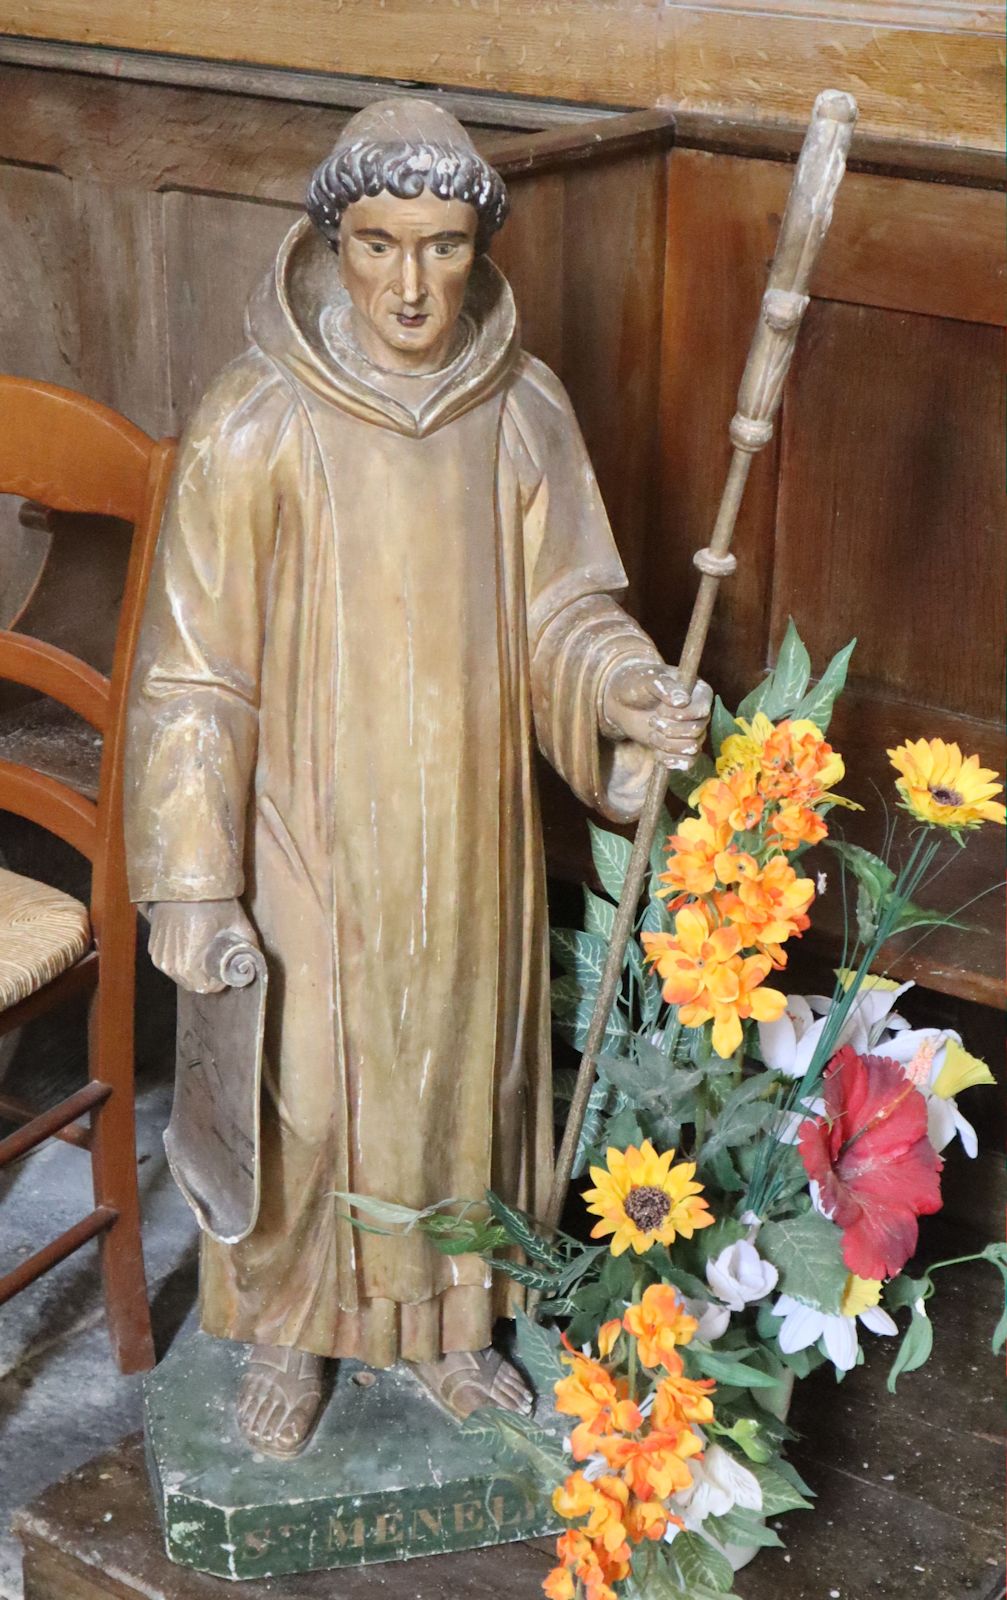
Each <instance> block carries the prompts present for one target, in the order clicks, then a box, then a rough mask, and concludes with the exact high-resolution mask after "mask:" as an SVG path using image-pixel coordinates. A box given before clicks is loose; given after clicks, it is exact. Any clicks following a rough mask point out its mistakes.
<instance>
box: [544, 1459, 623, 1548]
mask: <svg viewBox="0 0 1007 1600" xmlns="http://www.w3.org/2000/svg"><path fill="white" fill-rule="evenodd" d="M628 1502H629V1489H628V1487H627V1485H626V1484H625V1483H624V1482H623V1480H622V1479H621V1478H616V1477H612V1476H606V1477H602V1478H597V1479H595V1481H594V1482H593V1483H590V1482H589V1481H588V1480H587V1478H585V1476H584V1474H583V1473H582V1472H572V1473H571V1474H570V1476H569V1477H568V1478H567V1480H566V1482H565V1483H563V1484H561V1485H560V1487H559V1488H558V1489H556V1490H554V1491H553V1497H552V1503H553V1507H554V1509H555V1510H556V1511H557V1512H558V1513H559V1515H560V1516H561V1517H566V1518H567V1519H570V1520H572V1519H573V1518H574V1517H587V1522H586V1524H585V1526H584V1528H583V1529H582V1530H581V1531H582V1532H583V1533H584V1534H585V1536H586V1537H587V1538H588V1539H590V1540H591V1542H592V1544H595V1545H598V1544H600V1545H601V1546H602V1548H603V1549H604V1550H605V1552H606V1554H607V1555H609V1556H610V1557H613V1558H614V1559H616V1560H620V1559H621V1558H622V1555H623V1549H624V1546H625V1545H626V1528H625V1524H624V1517H625V1512H626V1506H627V1504H628Z"/></svg>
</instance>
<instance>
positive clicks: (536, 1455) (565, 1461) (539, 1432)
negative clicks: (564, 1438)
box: [458, 1406, 570, 1486]
mask: <svg viewBox="0 0 1007 1600" xmlns="http://www.w3.org/2000/svg"><path fill="white" fill-rule="evenodd" d="M458 1426H459V1427H460V1428H461V1430H462V1432H463V1433H464V1434H466V1435H467V1436H468V1437H469V1438H471V1439H476V1440H478V1441H479V1443H480V1444H482V1445H483V1446H484V1448H485V1449H486V1450H487V1453H488V1454H490V1455H492V1454H495V1453H497V1452H499V1451H500V1450H501V1449H502V1450H503V1451H504V1453H505V1454H506V1455H508V1456H509V1457H510V1458H511V1460H512V1461H514V1462H515V1463H517V1464H519V1465H521V1466H526V1467H530V1468H531V1470H532V1472H533V1473H534V1475H535V1477H536V1478H537V1479H538V1480H539V1481H540V1482H542V1483H544V1484H548V1485H549V1486H554V1485H556V1484H559V1483H560V1482H562V1480H563V1478H564V1477H565V1476H566V1474H567V1473H568V1472H569V1470H570V1460H569V1457H568V1456H567V1455H566V1454H565V1453H564V1451H563V1447H562V1444H561V1442H560V1440H559V1439H557V1438H556V1437H555V1435H554V1434H551V1433H547V1432H546V1430H545V1429H544V1428H542V1427H540V1426H539V1424H538V1423H537V1422H534V1421H532V1419H531V1417H522V1416H519V1415H518V1413H517V1412H515V1411H504V1410H502V1409H500V1408H499V1407H497V1406H480V1407H479V1409H478V1411H473V1413H472V1415H471V1416H470V1417H466V1418H465V1420H464V1421H463V1422H460V1423H459V1424H458Z"/></svg>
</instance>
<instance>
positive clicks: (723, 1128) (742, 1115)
mask: <svg viewBox="0 0 1007 1600" xmlns="http://www.w3.org/2000/svg"><path fill="white" fill-rule="evenodd" d="M773 1081H774V1080H773V1079H772V1077H770V1076H769V1075H768V1074H767V1073H764V1072H760V1073H756V1074H755V1075H754V1076H753V1077H751V1078H747V1079H746V1080H745V1081H744V1083H739V1084H738V1086H737V1088H736V1089H732V1090H731V1093H730V1094H729V1095H728V1097H727V1099H726V1100H725V1101H724V1105H723V1108H722V1109H721V1111H720V1113H719V1115H718V1116H717V1118H716V1120H715V1121H714V1123H713V1125H712V1127H711V1129H710V1132H709V1134H708V1135H707V1138H706V1139H705V1141H704V1143H703V1144H702V1146H701V1147H700V1151H699V1159H700V1161H708V1160H709V1159H710V1158H711V1157H712V1156H714V1155H715V1154H716V1152H717V1151H718V1150H724V1149H727V1148H729V1147H730V1146H733V1145H739V1144H748V1143H749V1142H750V1140H752V1139H753V1138H754V1137H755V1135H756V1134H757V1133H761V1131H762V1129H763V1128H764V1127H765V1126H766V1123H767V1122H768V1121H769V1119H770V1118H771V1117H772V1116H774V1115H775V1113H776V1103H775V1100H774V1099H772V1098H771V1097H770V1098H768V1099H763V1098H762V1096H763V1095H765V1094H766V1093H767V1091H768V1090H770V1089H771V1088H772V1087H773Z"/></svg>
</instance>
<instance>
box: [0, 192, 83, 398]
mask: <svg viewBox="0 0 1007 1600" xmlns="http://www.w3.org/2000/svg"><path fill="white" fill-rule="evenodd" d="M75 210H76V199H75V196H74V189H73V184H72V183H71V182H70V181H69V179H67V178H65V177H63V176H62V175H61V174H60V173H56V172H39V171H36V170H33V169H32V168H30V167H5V168H4V169H3V174H2V182H0V277H2V281H3V291H2V293H0V352H2V357H3V367H4V370H5V371H7V372H12V373H14V374H15V376H17V377H39V378H45V379H46V380H47V381H48V382H50V383H62V384H66V385H67V386H68V387H69V388H73V387H74V384H75V379H76V374H77V373H78V372H79V371H80V364H81V355H80V345H81V326H80V315H79V309H80V308H79V295H78V290H77V270H76V266H77V264H76V256H75V250H74V246H73V242H72V241H73V239H74V213H75Z"/></svg>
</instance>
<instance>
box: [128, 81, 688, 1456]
mask: <svg viewBox="0 0 1007 1600" xmlns="http://www.w3.org/2000/svg"><path fill="white" fill-rule="evenodd" d="M506 209H507V201H506V194H505V190H504V186H503V183H502V182H501V180H500V178H499V176H498V175H497V174H496V173H495V172H494V171H493V170H492V169H491V168H489V167H488V166H487V165H486V163H485V162H484V161H483V160H482V159H481V157H480V156H479V155H478V154H477V152H476V150H475V148H474V147H473V145H472V143H471V141H470V140H469V138H468V136H467V135H466V133H465V132H464V130H463V129H462V127H461V126H460V125H459V124H458V123H457V122H456V121H455V120H454V118H453V117H451V116H449V115H448V114H447V113H446V112H444V111H443V110H441V109H440V108H439V107H437V106H435V105H433V104H430V103H428V102H425V101H422V100H415V99H396V100H386V101H383V102H380V103H378V104H375V105H372V106H371V107H370V108H369V109H368V110H366V111H364V112H362V113H361V114H360V115H358V116H356V117H354V118H353V119H352V120H351V121H350V122H349V123H348V124H347V125H346V127H345V130H344V132H343V134H342V137H341V138H340V140H339V142H338V144H337V145H336V147H335V149H334V150H333V152H332V154H331V155H330V156H329V158H328V159H327V160H326V161H325V162H323V164H322V165H321V166H320V167H319V169H318V170H317V172H316V173H315V175H314V177H313V179H312V181H311V185H310V188H309V191H308V201H307V210H308V216H307V217H306V218H304V219H303V220H302V221H300V222H299V223H298V224H297V225H296V226H295V227H294V228H293V229H292V230H291V232H290V233H289V235H288V236H287V238H286V240H285V241H284V243H283V245H282V247H281V249H280V252H279V255H278V257H277V261H276V265H275V270H274V271H273V272H272V273H271V275H270V277H269V279H268V281H267V282H265V283H264V284H263V285H262V287H261V289H260V290H259V291H258V292H257V293H256V294H255V295H254V297H253V299H252V301H251V305H250V308H249V314H248V335H249V346H248V349H247V351H246V352H245V354H244V355H242V356H241V357H239V359H238V360H236V361H234V362H233V363H232V364H231V365H230V366H229V367H227V368H226V369H225V370H224V371H223V372H222V373H221V374H220V375H219V377H218V378H217V379H216V381H215V382H214V383H213V384H212V386H211V388H210V390H209V392H208V393H207V395H206V396H205V398H204V400H203V401H202V403H201V405H200V406H199V409H198V410H197V412H196V414H195V416H194V417H193V419H192V421H191V422H190V424H189V427H188V430H187V432H186V436H185V439H184V441H183V444H182V448H181V452H180V457H179V461H178V467H177V473H176V477H175V481H174V488H173V491H172V494H171V497H170V504H169V509H168V513H167V516H166V520H165V524H164V528H163V531H162V534H161V539H160V543H159V546H158V552H157V558H156V564H155V571H154V575H153V579H152V584H151V590H150V597H149V601H148V605H147V612H146V617H145V621H144V627H143V636H142V641H141V645H140V649H139V655H138V661H137V667H136V672H135V677H134V682H133V686H132V706H131V716H132V724H131V728H132V732H131V741H130V750H129V770H128V775H127V836H128V849H129V856H130V872H131V890H132V895H133V897H134V899H135V900H137V901H140V902H147V903H148V905H149V908H150V910H149V915H150V925H151V934H150V950H151V955H152V958H153V960H154V962H155V963H156V964H157V965H158V966H159V967H160V968H161V969H162V970H163V971H164V972H166V973H168V974H169V975H170V976H171V977H172V978H174V979H175V980H176V982H178V983H179V984H181V985H183V986H184V987H186V988H188V989H190V990H196V991H207V990H209V989H211V988H212V987H213V985H214V978H213V975H212V973H211V971H210V968H209V964H208V951H209V948H210V946H211V944H212V943H213V941H214V939H215V937H216V936H217V935H219V934H220V933H221V932H222V931H224V930H232V931H233V932H234V933H235V934H236V935H238V936H247V937H249V938H251V939H253V940H256V941H257V942H258V943H259V945H260V947H261V949H262V950H263V952H264V953H265V957H266V961H267V964H268V970H269V977H270V988H269V997H270V998H269V1006H268V1015H267V1021H266V1044H265V1070H264V1083H265V1090H264V1106H263V1131H262V1146H261V1153H260V1158H259V1159H260V1162H261V1173H262V1200H261V1207H260V1211H259V1216H258V1220H257V1223H256V1225H255V1227H254V1229H253V1230H252V1232H251V1233H250V1234H249V1235H248V1236H247V1237H246V1238H245V1239H244V1240H243V1241H242V1242H240V1243H237V1244H231V1245H225V1244H222V1243H220V1242H218V1241H216V1240H215V1239H213V1238H210V1237H205V1236H204V1240H203V1251H202V1264H201V1317H202V1325H203V1327H204V1329H206V1330H207V1331H208V1332H210V1333H211V1334H216V1335H218V1336H220V1337H222V1338H226V1339H234V1340H241V1341H245V1342H247V1343H249V1344H251V1345H252V1346H253V1349H252V1351H251V1354H250V1357H249V1363H248V1366H247V1368H246V1372H245V1376H244V1378H243V1380H242V1387H241V1392H240V1394H239V1397H238V1418H239V1424H240V1426H241V1428H242V1429H243V1431H244V1433H245V1435H246V1437H247V1438H248V1440H249V1441H250V1442H251V1443H252V1444H253V1445H254V1447H255V1448H257V1449H259V1450H262V1451H266V1452H271V1453H272V1454H275V1455H281V1456H289V1455H292V1454H294V1453H296V1452H297V1451H298V1450H299V1449H300V1448H301V1447H302V1446H303V1445H304V1443H305V1441H306V1440H307V1438H308V1436H309V1435H310V1432H311V1429H312V1427H313V1425H314V1422H315V1420H316V1417H317V1414H318V1411H319V1408H320V1405H321V1395H322V1382H321V1369H322V1361H323V1359H324V1358H326V1357H340V1356H352V1357H356V1358H358V1359H360V1360H361V1361H363V1362H366V1363H368V1364H369V1365H371V1366H373V1367H386V1366H388V1365H390V1364H391V1363H393V1362H395V1361H397V1360H399V1359H404V1360H406V1361H410V1362H415V1363H418V1364H419V1367H420V1371H421V1373H422V1374H423V1375H424V1378H425V1381H427V1382H428V1384H430V1385H431V1386H432V1387H433V1388H434V1389H435V1391H436V1392H437V1393H438V1395H439V1396H440V1398H442V1399H443V1400H444V1401H445V1402H446V1403H448V1404H449V1405H450V1406H451V1407H452V1408H453V1409H454V1410H455V1411H456V1413H459V1414H466V1413H468V1412H470V1411H471V1410H473V1409H474V1408H475V1407H476V1406H478V1405H481V1404H486V1403H488V1402H492V1403H494V1404H502V1405H505V1406H511V1407H513V1408H515V1409H521V1408H523V1407H525V1406H526V1405H527V1404H528V1403H529V1402H528V1395H527V1391H526V1389H525V1386H524V1384H523V1382H522V1381H521V1379H520V1378H519V1376H518V1374H517V1373H516V1372H515V1371H514V1370H513V1369H512V1368H510V1367H509V1366H508V1365H507V1364H506V1363H505V1362H503V1361H502V1360H501V1357H500V1356H499V1355H497V1354H495V1353H494V1351H493V1349H492V1345H491V1340H492V1332H493V1324H494V1319H495V1317H497V1316H499V1315H501V1314H505V1313H506V1312H507V1311H508V1309H513V1301H512V1299H509V1297H508V1293H507V1286H506V1285H501V1284H499V1283H496V1284H495V1283H494V1282H493V1280H492V1277H491V1274H490V1271H489V1270H488V1269H487V1266H486V1264H485V1263H484V1262H483V1261H482V1260H481V1259H480V1258H479V1257H477V1256H463V1257H457V1256H456V1257H449V1256H445V1255H442V1254H439V1253H438V1252H437V1251H436V1250H434V1249H433V1248H432V1247H431V1245H430V1244H429V1242H427V1241H425V1240H424V1239H423V1238H422V1237H420V1236H419V1235H418V1234H416V1233H412V1234H409V1235H406V1236H399V1237H385V1236H378V1235H376V1234H373V1233H367V1232H360V1231H357V1230H355V1229H354V1228H353V1226H352V1225H351V1224H350V1223H349V1222H348V1221H347V1220H346V1215H345V1213H346V1206H345V1203H343V1202H341V1201H340V1200H338V1199H337V1198H336V1196H337V1195H338V1194H345V1193H346V1192H356V1193H360V1194H365V1195H368V1196H371V1197H376V1198H379V1199H383V1200H389V1201H395V1202H399V1203H402V1204H404V1205H407V1206H413V1207H425V1206H429V1205H433V1204H435V1203H437V1202H439V1201H443V1200H445V1199H447V1198H455V1199H479V1198H481V1197H482V1195H483V1194H484V1192H485V1191H486V1189H487V1188H489V1187H492V1188H493V1189H495V1190H496V1191H498V1192H499V1193H500V1194H501V1195H502V1196H503V1197H504V1198H505V1199H506V1200H507V1201H509V1202H510V1203H512V1204H514V1205H517V1206H520V1207H522V1208H524V1209H526V1210H528V1211H530V1212H532V1213H535V1212H541V1211H542V1210H544V1206H545V1198H546V1195H547V1193H548V1187H549V1180H550V1176H551V1166H552V1160H553V1142H552V1141H553V1116H552V1100H551V1090H550V1065H549V1003H548V945H547V921H546V899H545V877H544V865H543V852H542V840H541V831H540V825H539V814H538V806H537V801H536V794H535V786H534V781H533V763H532V753H533V744H534V742H535V740H537V741H538V744H539V746H540V747H541V749H542V750H543V751H544V752H545V754H546V756H547V757H548V759H549V760H550V761H551V762H552V764H553V766H554V767H556V769H557V770H558V771H559V772H560V773H561V774H562V776H563V777H564V778H565V779H566V781H567V782H568V783H569V784H570V786H571V787H572V788H573V790H574V791H575V792H576V794H577V795H578V796H579V797H580V798H581V800H583V801H584V802H585V803H586V804H587V805H588V806H590V807H591V808H592V809H594V810H595V811H598V812H601V813H602V814H603V815H604V816H606V817H609V818H612V819H615V820H619V821H626V820H628V819H631V818H633V817H634V816H635V815H636V814H637V812H638V810H639V808H640V806H641V804H642V801H643V797H644V791H645V788H646V784H647V780H648V777H649V774H650V770H651V766H652V763H653V761H654V759H655V758H656V759H659V760H662V761H664V762H665V763H667V764H668V765H671V766H682V767H687V766H688V765H689V764H690V762H691V759H692V757H693V756H694V755H695V753H696V751H697V749H698V747H699V744H700V741H701V739H702V736H703V733H704V729H705V723H706V720H707V717H708V714H709V701H710V697H709V691H708V690H707V689H706V688H705V686H703V685H700V687H699V688H698V689H697V691H696V693H695V694H694V696H693V697H692V699H691V701H690V699H689V697H688V696H687V695H686V694H685V692H684V691H683V690H682V689H681V688H680V687H679V686H678V684H677V682H676V678H675V674H674V672H673V670H671V669H669V668H667V667H665V666H664V664H663V663H662V661H661V658H660V656H659V655H658V653H657V651H656V650H655V648H654V646H653V645H652V643H651V642H650V640H649V639H648V638H647V636H646V635H645V634H644V633H643V632H642V631H641V629H640V628H639V627H638V626H637V625H636V623H635V622H633V621H632V619H631V618H630V617H628V616H627V615H626V613H625V612H624V611H622V610H621V609H620V607H619V606H618V605H617V604H616V602H615V601H614V600H613V599H612V598H611V595H612V593H613V592H614V591H618V590H620V589H621V588H623V587H624V584H625V575H624V573H623V569H622V566H621V564H620V561H619V557H618V555H617V553H616V548H615V545H614V543H613V539H612V534H611V531H610V529H609V524H608V520H607V518H606V515H605V510H604V507H603V505H602V502H601V498H600V496H599V493H598V488H597V485H596V483H595V479H594V475H593V473H592V470H591V465H590V462H589V461H588V458H587V455H586V452H585V449H584V444H583V441H582V439H581V435H580V431H579V429H578V426H577V423H576V421H575V419H574V415H573V412H572V410H571V407H570V403H569V401H568V399H567V396H566V394H565V393H564V391H563V389H562V387H561V385H560V384H559V382H558V381H557V379H556V378H555V377H554V376H553V374H552V373H551V372H550V371H549V370H548V369H547V368H546V367H544V366H543V365H542V363H541V362H539V361H536V360H533V359H532V358H531V357H530V356H528V355H526V354H524V353H523V352H522V351H521V348H520V343H519V336H518V324H517V317H516V314H515V309H514V302H513V299H512V296H511V292H510V289H509V287H508V285H507V283H506V281H505V280H504V278H503V277H502V276H501V274H500V272H499V271H498V270H497V268H496V267H495V266H494V265H493V263H492V262H491V261H490V260H489V258H488V256H487V254H486V250H487V246H488V245H489V243H490V240H491V237H492V235H493V233H494V231H495V230H496V229H497V228H499V226H500V225H501V223H502V222H503V220H504V217H505V215H506ZM586 336H588V337H589V333H588V334H587V335H586Z"/></svg>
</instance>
